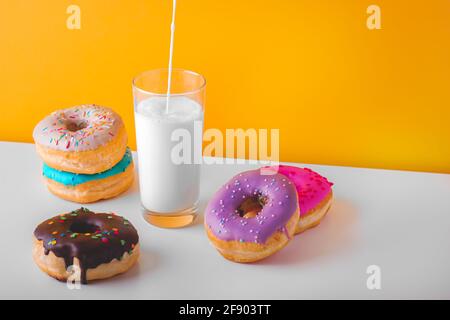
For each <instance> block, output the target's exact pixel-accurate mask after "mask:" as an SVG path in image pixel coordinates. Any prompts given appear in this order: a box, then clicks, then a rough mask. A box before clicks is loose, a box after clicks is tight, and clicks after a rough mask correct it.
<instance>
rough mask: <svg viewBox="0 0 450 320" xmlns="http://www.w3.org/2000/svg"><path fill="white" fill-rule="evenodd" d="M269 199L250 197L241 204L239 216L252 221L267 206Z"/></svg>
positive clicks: (258, 196) (259, 196)
mask: <svg viewBox="0 0 450 320" xmlns="http://www.w3.org/2000/svg"><path fill="white" fill-rule="evenodd" d="M266 203H267V197H264V196H262V195H256V196H252V197H249V198H247V199H245V200H244V201H242V202H241V204H240V205H239V207H238V209H237V210H238V214H239V216H240V217H241V218H245V219H251V218H255V217H257V216H258V214H259V213H260V212H261V210H262V209H263V207H264V206H265V204H266Z"/></svg>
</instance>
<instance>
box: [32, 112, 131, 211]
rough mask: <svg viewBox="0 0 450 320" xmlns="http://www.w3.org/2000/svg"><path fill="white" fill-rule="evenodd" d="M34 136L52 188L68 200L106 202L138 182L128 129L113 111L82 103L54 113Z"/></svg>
mask: <svg viewBox="0 0 450 320" xmlns="http://www.w3.org/2000/svg"><path fill="white" fill-rule="evenodd" d="M33 138H34V141H35V143H36V149H37V152H38V154H39V155H40V156H41V158H42V159H43V161H44V165H43V176H44V180H45V182H46V184H47V187H48V189H49V190H50V191H51V192H52V193H54V194H55V195H57V196H59V197H61V198H63V199H66V200H70V201H74V202H79V203H88V202H94V201H98V200H101V199H107V198H111V197H114V196H117V195H118V194H120V193H122V192H124V191H125V190H126V189H128V188H129V186H130V185H131V184H132V182H133V178H134V172H133V159H132V156H131V152H130V150H129V149H128V148H127V133H126V130H125V126H124V124H123V121H122V119H121V118H120V116H119V115H118V114H117V113H115V112H114V111H113V110H111V109H109V108H105V107H101V106H97V105H80V106H75V107H72V108H68V109H63V110H58V111H55V112H53V113H52V114H50V115H49V116H47V117H46V118H44V119H43V120H42V121H41V122H39V123H38V124H37V125H36V127H35V128H34V131H33Z"/></svg>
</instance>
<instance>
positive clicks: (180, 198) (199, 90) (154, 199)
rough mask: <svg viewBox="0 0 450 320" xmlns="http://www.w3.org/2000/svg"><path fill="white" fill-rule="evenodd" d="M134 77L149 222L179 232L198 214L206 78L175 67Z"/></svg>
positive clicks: (143, 200) (142, 185)
mask: <svg viewBox="0 0 450 320" xmlns="http://www.w3.org/2000/svg"><path fill="white" fill-rule="evenodd" d="M168 77H169V71H168V69H157V70H150V71H146V72H143V73H141V74H139V75H138V76H136V77H135V78H134V79H133V96H134V119H135V126H136V142H137V153H138V172H139V186H140V196H141V204H142V207H143V211H144V218H145V219H146V220H147V221H148V222H149V223H151V224H153V225H156V226H159V227H166V228H175V227H182V226H186V225H188V224H190V223H192V222H193V221H194V219H195V217H196V215H197V204H198V198H199V191H200V166H201V162H202V137H203V117H204V101H205V87H206V80H205V78H204V77H203V76H202V75H200V74H198V73H195V72H192V71H188V70H183V69H173V70H172V72H171V79H170V86H169V88H170V93H168V89H167V88H168Z"/></svg>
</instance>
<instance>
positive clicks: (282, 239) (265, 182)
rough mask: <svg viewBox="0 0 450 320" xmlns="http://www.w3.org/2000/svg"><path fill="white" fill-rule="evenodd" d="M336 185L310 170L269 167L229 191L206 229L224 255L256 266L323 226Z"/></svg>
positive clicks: (237, 180) (218, 197)
mask: <svg viewBox="0 0 450 320" xmlns="http://www.w3.org/2000/svg"><path fill="white" fill-rule="evenodd" d="M332 185H333V184H332V183H331V182H329V181H328V180H327V179H326V178H324V177H322V176H321V175H319V174H318V173H316V172H314V171H312V170H311V169H308V168H297V167H293V166H278V167H265V168H261V169H258V170H251V171H246V172H242V173H240V174H238V175H237V176H235V177H233V178H232V179H231V180H230V181H229V182H228V183H226V184H225V185H223V186H222V187H221V188H220V189H219V190H218V191H217V193H216V194H215V195H214V196H213V198H212V199H211V200H210V202H209V203H208V205H207V207H206V210H205V229H206V233H207V235H208V238H209V239H210V241H211V242H212V244H213V245H214V246H215V247H216V249H217V250H218V251H219V253H220V254H221V255H222V256H224V257H225V258H227V259H229V260H232V261H235V262H254V261H258V260H261V259H264V258H266V257H268V256H270V255H272V254H273V253H275V252H277V251H278V250H280V249H282V248H283V247H284V246H285V245H286V244H288V242H289V241H290V240H291V239H292V237H293V236H294V234H298V233H301V232H303V231H305V230H307V229H309V228H312V227H314V226H316V225H318V224H319V223H320V221H321V219H322V218H323V217H324V216H325V214H326V213H327V211H328V209H329V208H330V206H331V201H332V198H333V193H332V190H331V186H332Z"/></svg>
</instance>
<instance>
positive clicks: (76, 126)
mask: <svg viewBox="0 0 450 320" xmlns="http://www.w3.org/2000/svg"><path fill="white" fill-rule="evenodd" d="M65 126H66V128H67V130H69V131H71V132H76V131H79V130H82V129H84V128H86V127H87V126H88V124H87V123H86V122H84V121H80V122H76V121H71V120H68V121H66V123H65Z"/></svg>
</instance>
